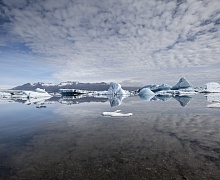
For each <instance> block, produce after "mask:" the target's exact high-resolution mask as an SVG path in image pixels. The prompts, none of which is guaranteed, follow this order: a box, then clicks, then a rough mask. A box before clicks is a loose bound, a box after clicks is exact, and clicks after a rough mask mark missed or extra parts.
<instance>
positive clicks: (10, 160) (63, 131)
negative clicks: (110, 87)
mask: <svg viewBox="0 0 220 180" xmlns="http://www.w3.org/2000/svg"><path fill="white" fill-rule="evenodd" d="M109 99H110V100H113V102H114V103H112V104H113V105H115V104H116V105H117V104H120V109H122V112H124V113H128V112H132V113H133V115H132V116H130V117H129V118H126V117H124V118H122V117H115V118H106V117H104V116H102V115H101V112H106V111H107V112H108V111H114V110H115V109H116V107H115V106H114V107H113V108H110V106H109V103H110V101H109ZM148 99H149V102H147V101H142V100H141V99H140V98H139V97H138V96H136V97H128V98H121V97H120V98H119V97H110V98H109V97H107V96H106V97H84V96H76V97H73V96H68V97H52V98H50V99H44V100H42V99H41V101H39V102H36V101H35V102H34V101H32V100H31V99H29V100H28V102H32V103H31V104H32V105H36V106H37V105H42V106H43V105H48V106H49V105H50V104H51V106H50V107H51V108H47V109H42V111H40V112H41V113H39V110H37V109H36V108H32V107H31V105H30V106H26V105H22V106H20V105H19V104H18V103H11V104H7V105H2V107H4V108H0V112H1V113H0V119H1V124H0V162H1V165H0V179H216V180H217V179H219V175H220V174H219V172H220V171H219V170H220V169H219V164H220V159H219V153H220V147H219V143H220V142H219V139H220V133H219V132H220V120H219V115H220V111H216V110H213V109H208V108H206V104H207V103H208V102H205V101H204V100H205V98H204V96H203V95H200V96H195V97H193V98H188V97H186V96H182V97H181V96H179V97H177V96H175V97H173V96H154V97H151V98H148ZM192 99H193V101H191V102H190V104H189V106H187V108H179V107H176V104H179V103H177V101H176V100H178V102H179V101H180V102H181V103H182V105H184V103H185V104H187V102H189V101H188V100H192ZM35 100H36V99H35ZM122 100H123V103H121V102H122ZM8 101H11V102H12V100H8ZM13 102H20V103H25V102H27V99H26V100H25V99H23V100H22V99H17V100H15V99H14V100H13ZM90 102H94V103H90ZM163 102H165V103H163ZM173 102H176V103H173ZM52 104H55V106H52ZM180 105H181V104H180ZM5 106H7V107H8V111H7V112H4V110H5V109H7V107H5ZM16 107H17V108H19V109H16ZM185 107H186V106H185ZM177 109H178V110H177ZM117 112H118V111H117ZM213 112H215V113H213ZM15 119H16V121H15ZM31 120H32V121H31ZM40 121H41V123H39V122H40ZM37 123H38V124H37ZM11 128H13V129H11ZM19 128H20V129H19ZM6 133H8V134H6ZM13 133H14V134H13ZM6 135H7V136H6Z"/></svg>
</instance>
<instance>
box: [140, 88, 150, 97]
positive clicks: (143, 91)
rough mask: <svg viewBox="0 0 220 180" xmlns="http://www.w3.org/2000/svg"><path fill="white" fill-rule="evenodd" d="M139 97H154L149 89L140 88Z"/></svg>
mask: <svg viewBox="0 0 220 180" xmlns="http://www.w3.org/2000/svg"><path fill="white" fill-rule="evenodd" d="M138 95H139V96H150V95H154V92H153V91H151V90H150V89H149V88H142V89H141V90H140V91H139V93H138Z"/></svg>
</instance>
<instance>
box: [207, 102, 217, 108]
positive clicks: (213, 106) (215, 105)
mask: <svg viewBox="0 0 220 180" xmlns="http://www.w3.org/2000/svg"><path fill="white" fill-rule="evenodd" d="M207 107H208V108H220V103H214V104H209V105H207Z"/></svg>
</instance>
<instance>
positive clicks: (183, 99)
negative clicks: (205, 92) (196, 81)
mask: <svg viewBox="0 0 220 180" xmlns="http://www.w3.org/2000/svg"><path fill="white" fill-rule="evenodd" d="M174 98H175V99H176V100H177V101H179V103H180V105H181V106H182V107H185V106H186V105H187V104H188V103H189V102H190V99H191V98H192V97H189V96H174Z"/></svg>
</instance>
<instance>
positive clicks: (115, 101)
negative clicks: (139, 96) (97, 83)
mask: <svg viewBox="0 0 220 180" xmlns="http://www.w3.org/2000/svg"><path fill="white" fill-rule="evenodd" d="M107 97H108V100H109V102H110V105H111V107H115V106H119V105H120V104H121V103H122V101H123V99H124V98H126V97H128V96H123V95H108V96H107Z"/></svg>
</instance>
